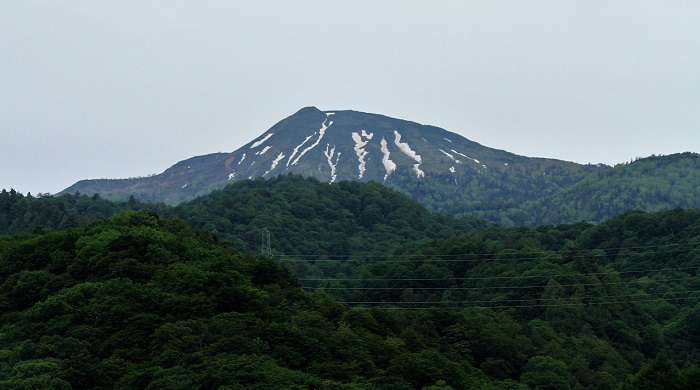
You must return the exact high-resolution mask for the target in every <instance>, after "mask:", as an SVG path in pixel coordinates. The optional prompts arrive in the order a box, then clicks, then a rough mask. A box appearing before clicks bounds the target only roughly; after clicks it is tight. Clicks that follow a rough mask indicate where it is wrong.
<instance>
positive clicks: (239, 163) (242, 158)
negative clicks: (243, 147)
mask: <svg viewBox="0 0 700 390" xmlns="http://www.w3.org/2000/svg"><path fill="white" fill-rule="evenodd" d="M243 160H245V153H243V157H241V161H239V162H238V165H241V163H242V162H243Z"/></svg>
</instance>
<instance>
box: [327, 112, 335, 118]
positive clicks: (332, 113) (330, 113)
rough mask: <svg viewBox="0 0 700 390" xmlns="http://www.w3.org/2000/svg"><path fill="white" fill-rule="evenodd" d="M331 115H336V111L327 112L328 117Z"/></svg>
mask: <svg viewBox="0 0 700 390" xmlns="http://www.w3.org/2000/svg"><path fill="white" fill-rule="evenodd" d="M331 115H335V112H327V113H326V117H329V116H331Z"/></svg>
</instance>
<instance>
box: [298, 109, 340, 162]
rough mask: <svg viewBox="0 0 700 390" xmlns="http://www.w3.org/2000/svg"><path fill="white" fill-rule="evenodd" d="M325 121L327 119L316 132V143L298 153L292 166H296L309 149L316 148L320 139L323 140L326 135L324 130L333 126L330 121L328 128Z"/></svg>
mask: <svg viewBox="0 0 700 390" xmlns="http://www.w3.org/2000/svg"><path fill="white" fill-rule="evenodd" d="M327 121H328V119H326V120H325V121H323V124H322V125H321V128H320V129H319V130H318V139H317V140H316V142H314V144H313V145H311V146H309V147H308V148H306V149H304V151H302V152H301V153H299V156H298V157H297V158H296V159H295V160H294V162H292V165H297V163H298V162H299V159H300V158H302V157H304V155H305V154H306V152H308V151H309V150H311V149H313V148H315V147H316V146H318V144H319V142H321V139H322V138H323V135H324V134H326V129H328V128H329V127H330V126H331V125H332V124H333V121H331V122H330V123H329V124H328V126H326V122H327ZM314 134H315V133H314ZM304 142H306V141H304Z"/></svg>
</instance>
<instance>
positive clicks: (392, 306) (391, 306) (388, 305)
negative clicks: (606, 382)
mask: <svg viewBox="0 0 700 390" xmlns="http://www.w3.org/2000/svg"><path fill="white" fill-rule="evenodd" d="M699 298H700V297H676V298H651V299H640V300H627V301H607V302H572V303H557V304H532V305H521V304H517V305H502V304H500V303H501V302H505V301H495V302H494V301H491V302H492V303H498V305H488V306H478V305H474V306H442V307H436V306H432V307H430V306H429V307H405V306H397V305H401V304H403V302H395V303H392V302H381V303H378V304H377V305H385V306H371V307H370V308H372V309H396V310H463V309H518V308H537V307H573V306H599V305H617V304H626V303H647V302H660V301H679V300H686V299H699ZM533 301H534V300H533ZM340 303H345V304H352V305H362V304H369V305H372V303H367V302H357V303H352V302H340ZM422 303H424V304H432V305H436V304H440V303H441V302H430V301H425V302H422ZM446 303H451V304H453V305H454V304H455V302H446ZM414 304H417V303H414ZM359 307H362V306H359Z"/></svg>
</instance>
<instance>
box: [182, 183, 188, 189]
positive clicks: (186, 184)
mask: <svg viewBox="0 0 700 390" xmlns="http://www.w3.org/2000/svg"><path fill="white" fill-rule="evenodd" d="M188 185H190V183H185V185H184V186H182V188H185V187H187V186H188Z"/></svg>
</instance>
